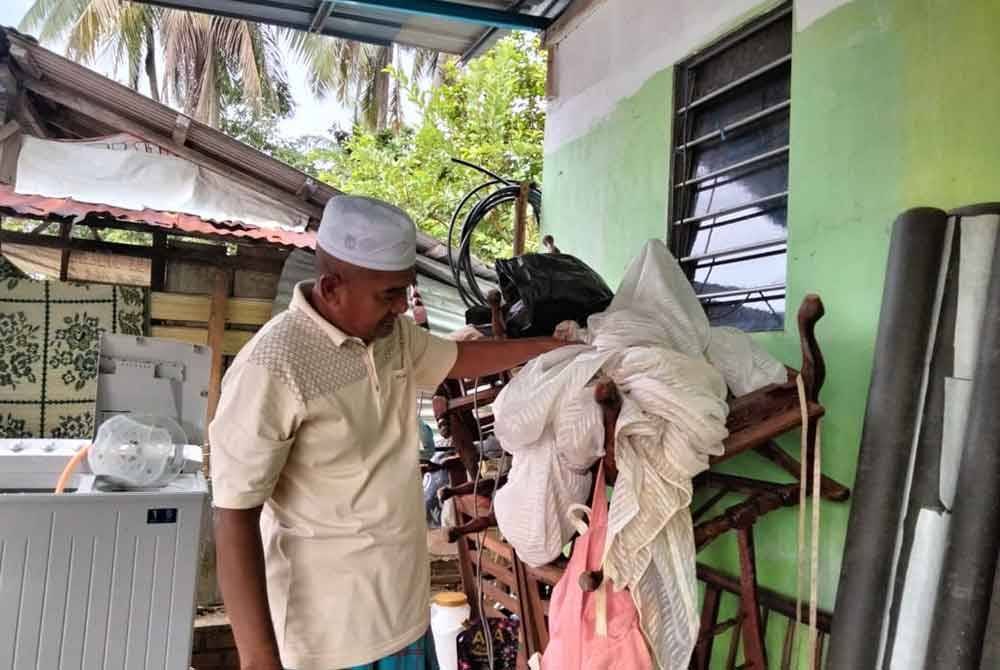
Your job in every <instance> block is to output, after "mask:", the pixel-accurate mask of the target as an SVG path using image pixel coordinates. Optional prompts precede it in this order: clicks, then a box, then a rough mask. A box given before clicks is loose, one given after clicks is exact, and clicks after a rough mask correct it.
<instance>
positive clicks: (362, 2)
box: [339, 0, 552, 31]
mask: <svg viewBox="0 0 1000 670" xmlns="http://www.w3.org/2000/svg"><path fill="white" fill-rule="evenodd" d="M339 2H340V4H343V5H354V6H356V7H371V8H377V9H389V10H392V11H396V12H401V13H405V14H412V15H415V16H429V17H432V18H439V19H450V20H453V21H462V22H465V23H475V24H479V25H484V26H490V27H493V28H503V29H507V30H536V31H538V30H545V29H546V28H548V27H549V25H550V24H551V23H552V19H549V18H546V17H544V16H533V15H531V14H522V13H520V12H506V11H503V10H500V9H490V8H489V7H480V6H474V5H466V4H462V3H458V2H442V0H339Z"/></svg>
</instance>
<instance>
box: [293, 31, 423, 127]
mask: <svg viewBox="0 0 1000 670" xmlns="http://www.w3.org/2000/svg"><path fill="white" fill-rule="evenodd" d="M288 39H289V41H290V43H291V47H292V50H293V52H295V54H296V55H297V56H298V57H299V58H300V59H301V60H302V62H303V63H304V65H305V66H306V68H307V71H308V79H309V84H310V87H311V88H312V90H313V93H314V94H315V95H317V96H318V97H324V96H327V95H333V96H334V98H335V99H336V100H337V101H338V102H340V103H341V104H342V105H348V106H352V107H353V108H354V116H355V120H356V122H358V123H360V124H361V125H364V126H365V127H366V128H369V129H371V130H387V129H392V130H394V131H397V130H399V128H400V127H402V124H403V86H402V85H401V84H400V82H399V81H397V80H396V79H395V78H393V77H392V75H391V74H390V73H389V68H390V66H391V67H392V68H394V69H396V70H399V69H401V62H402V55H403V51H404V49H403V47H399V46H398V45H392V46H378V45H369V44H361V43H358V42H353V41H351V40H344V39H339V38H333V37H325V36H323V35H317V34H315V33H305V32H299V31H289V32H288ZM440 66H441V60H440V58H439V54H438V52H436V51H430V50H427V49H415V50H413V70H412V73H411V77H412V78H414V79H418V78H420V77H435V76H436V75H437V74H438V73H439V72H440V71H441V70H440Z"/></svg>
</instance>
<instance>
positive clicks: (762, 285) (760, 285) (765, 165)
mask: <svg viewBox="0 0 1000 670" xmlns="http://www.w3.org/2000/svg"><path fill="white" fill-rule="evenodd" d="M791 66H792V10H791V5H790V4H789V5H785V6H782V7H780V8H778V9H776V10H774V11H773V12H771V13H769V14H767V15H765V16H763V17H761V18H759V19H757V20H756V21H754V22H753V23H752V24H750V25H748V26H745V27H744V28H742V29H741V30H739V31H738V32H736V33H734V34H732V35H729V36H727V37H724V38H723V39H721V40H720V41H719V42H717V43H716V44H714V45H712V46H710V47H708V48H707V49H705V50H704V51H702V52H700V53H698V54H695V55H694V56H692V57H691V58H689V59H688V60H687V61H685V62H683V63H681V64H680V65H679V66H678V67H677V70H676V73H677V75H676V77H675V80H676V83H675V87H676V88H675V93H674V100H675V113H676V115H675V117H674V123H673V127H674V139H673V166H672V170H671V175H672V182H673V183H672V184H671V194H670V196H671V198H670V202H671V211H670V233H669V240H670V246H671V250H672V251H673V253H674V255H675V256H676V257H677V258H678V260H679V261H680V262H681V266H682V267H683V268H684V272H685V273H686V274H687V276H688V278H689V279H690V280H691V283H692V284H693V285H694V289H695V293H697V294H698V297H699V299H700V300H701V302H702V304H703V305H704V306H705V311H706V312H707V313H708V316H709V319H710V321H711V322H712V324H713V325H731V326H736V327H738V328H742V329H743V330H757V331H759V330H776V329H781V328H782V327H783V326H784V319H785V265H786V241H787V239H788V119H789V110H790V108H791V96H790V93H791V87H790V83H791Z"/></svg>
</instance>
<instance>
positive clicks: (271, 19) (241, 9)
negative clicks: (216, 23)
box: [137, 0, 402, 46]
mask: <svg viewBox="0 0 1000 670" xmlns="http://www.w3.org/2000/svg"><path fill="white" fill-rule="evenodd" d="M137 1H138V2H140V3H143V4H146V5H157V6H159V7H166V8H168V9H181V10H184V11H187V12H200V13H202V14H212V15H214V16H226V17H229V18H231V19H239V20H241V21H253V22H255V23H267V24H270V25H275V26H281V27H283V28H293V29H295V30H306V29H307V28H308V26H309V25H310V23H311V21H312V20H313V19H314V18H315V16H316V14H315V13H314V12H313V11H312V10H311V9H309V10H307V11H300V10H299V9H298V8H297V7H287V6H279V7H273V6H271V5H270V4H265V3H264V2H262V1H258V2H244V1H243V0H210V1H208V2H206V0H137ZM331 11H332V8H331ZM351 20H352V21H356V22H358V23H370V24H374V25H380V26H384V27H389V28H394V29H397V30H399V29H401V28H402V26H401V25H400V24H398V23H392V22H389V21H384V20H381V19H372V18H368V17H362V16H358V17H351ZM319 32H320V33H322V34H323V35H326V36H328V37H339V38H341V39H345V40H354V41H355V42H366V43H368V44H376V45H379V46H390V45H391V44H392V42H390V41H389V40H380V39H376V38H373V37H371V36H369V35H365V34H363V33H360V32H354V31H350V30H340V29H336V28H330V27H327V26H325V25H322V26H321V27H320V30H319Z"/></svg>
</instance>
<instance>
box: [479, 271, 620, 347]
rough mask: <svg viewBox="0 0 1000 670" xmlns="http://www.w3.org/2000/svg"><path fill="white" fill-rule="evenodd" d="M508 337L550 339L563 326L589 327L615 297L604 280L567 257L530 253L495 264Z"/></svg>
mask: <svg viewBox="0 0 1000 670" xmlns="http://www.w3.org/2000/svg"><path fill="white" fill-rule="evenodd" d="M496 271H497V275H498V276H499V278H500V292H501V293H502V294H503V298H504V304H505V305H507V307H506V308H505V315H504V321H505V325H506V326H507V335H508V336H510V337H534V336H543V335H552V331H553V330H555V327H556V326H557V325H559V324H560V323H562V322H563V321H576V322H577V323H578V324H579V325H580V326H586V325H587V317H588V316H590V315H591V314H595V313H597V312H603V311H604V310H605V309H607V307H608V305H609V304H611V299H612V298H613V297H614V293H612V292H611V289H610V288H608V285H607V284H605V283H604V280H603V279H601V276H600V275H599V274H597V273H596V272H594V270H593V269H592V268H591V267H590V266H589V265H587V264H586V263H584V262H583V261H581V260H580V259H579V258H576V257H575V256H570V255H569V254H526V255H524V256H518V257H517V258H510V259H506V260H504V259H501V260H498V261H497V262H496Z"/></svg>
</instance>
